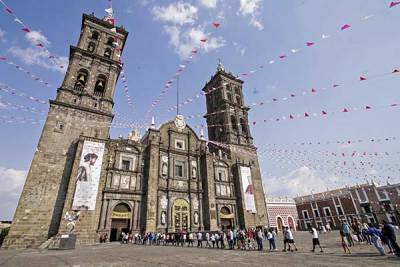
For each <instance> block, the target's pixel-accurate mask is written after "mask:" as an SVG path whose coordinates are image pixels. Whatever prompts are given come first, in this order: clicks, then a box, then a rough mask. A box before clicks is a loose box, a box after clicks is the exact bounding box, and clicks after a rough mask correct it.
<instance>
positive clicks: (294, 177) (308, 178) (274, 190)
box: [265, 166, 339, 197]
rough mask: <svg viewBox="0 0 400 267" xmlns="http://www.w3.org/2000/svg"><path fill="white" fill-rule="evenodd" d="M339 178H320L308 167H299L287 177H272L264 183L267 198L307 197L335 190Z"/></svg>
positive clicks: (331, 176) (329, 176) (330, 176)
mask: <svg viewBox="0 0 400 267" xmlns="http://www.w3.org/2000/svg"><path fill="white" fill-rule="evenodd" d="M338 181H339V177H338V176H335V175H327V176H321V175H319V174H318V173H317V172H316V171H315V170H313V169H310V168H309V167H306V166H304V167H300V168H298V169H296V170H294V171H292V172H290V173H288V174H287V175H284V176H281V177H273V178H270V179H268V180H267V181H265V188H266V191H267V192H266V194H267V196H291V197H295V196H297V195H300V196H302V195H309V194H311V192H313V193H318V192H323V191H326V189H327V188H330V189H332V188H336V187H337V186H338V184H337V183H338Z"/></svg>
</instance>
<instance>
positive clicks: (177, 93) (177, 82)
mask: <svg viewBox="0 0 400 267" xmlns="http://www.w3.org/2000/svg"><path fill="white" fill-rule="evenodd" d="M176 115H179V76H178V77H177V80H176Z"/></svg>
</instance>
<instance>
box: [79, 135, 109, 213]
mask: <svg viewBox="0 0 400 267" xmlns="http://www.w3.org/2000/svg"><path fill="white" fill-rule="evenodd" d="M104 146H105V144H104V143H98V142H92V141H87V140H85V141H84V143H83V148H82V154H81V159H80V163H79V168H78V171H77V174H76V177H75V180H76V187H75V194H74V200H73V202H72V209H73V210H94V209H95V207H96V197H97V191H98V188H99V181H100V173H101V165H102V162H103V154H104Z"/></svg>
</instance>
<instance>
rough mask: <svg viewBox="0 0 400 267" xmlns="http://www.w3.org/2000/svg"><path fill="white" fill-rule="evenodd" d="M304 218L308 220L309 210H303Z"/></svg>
mask: <svg viewBox="0 0 400 267" xmlns="http://www.w3.org/2000/svg"><path fill="white" fill-rule="evenodd" d="M303 218H304V219H308V210H303Z"/></svg>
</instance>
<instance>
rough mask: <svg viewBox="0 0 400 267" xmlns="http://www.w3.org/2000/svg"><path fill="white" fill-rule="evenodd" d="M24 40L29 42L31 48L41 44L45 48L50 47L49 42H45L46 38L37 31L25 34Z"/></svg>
mask: <svg viewBox="0 0 400 267" xmlns="http://www.w3.org/2000/svg"><path fill="white" fill-rule="evenodd" d="M25 38H26V40H28V42H30V43H31V44H32V45H33V46H36V45H37V44H39V43H41V44H43V45H45V46H48V45H50V42H49V40H47V37H46V36H44V35H43V34H42V33H41V32H39V31H30V32H28V33H27V34H25Z"/></svg>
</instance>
